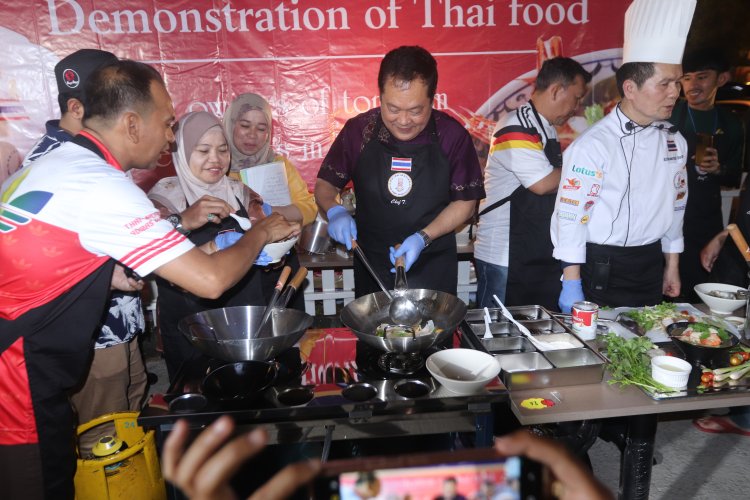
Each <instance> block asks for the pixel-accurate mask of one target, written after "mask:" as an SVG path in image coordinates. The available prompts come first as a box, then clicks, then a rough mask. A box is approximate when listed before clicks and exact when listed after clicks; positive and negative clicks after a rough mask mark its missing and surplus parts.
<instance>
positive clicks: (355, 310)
mask: <svg viewBox="0 0 750 500" xmlns="http://www.w3.org/2000/svg"><path fill="white" fill-rule="evenodd" d="M405 294H406V297H407V298H408V299H409V300H411V301H412V302H414V303H415V304H417V307H418V308H419V310H420V313H421V315H422V323H424V322H425V321H427V320H430V319H431V320H432V321H433V323H434V324H435V328H436V329H437V328H440V329H442V331H441V332H440V333H432V334H430V335H422V336H417V337H416V338H412V337H403V338H389V339H386V338H383V337H379V336H377V335H376V334H375V330H376V329H377V327H378V326H380V325H381V324H382V323H387V324H389V323H391V319H390V315H389V307H390V305H391V299H390V298H389V297H388V296H387V295H386V294H385V293H384V292H376V293H371V294H370V295H365V296H364V297H360V298H358V299H356V300H353V301H352V302H350V303H349V304H347V305H346V306H345V307H344V309H343V310H342V311H341V321H342V322H343V323H344V325H346V326H347V327H349V328H351V330H352V331H353V332H354V334H355V335H356V336H357V338H358V339H359V340H361V341H362V342H365V343H366V344H368V345H371V346H372V347H375V348H377V349H380V350H382V351H387V352H418V351H423V350H425V349H427V348H429V347H431V346H432V345H433V344H435V343H440V342H442V341H444V340H445V339H446V338H448V337H449V336H450V335H452V334H453V330H455V329H456V327H457V326H458V324H459V323H460V322H461V320H463V319H464V316H466V304H465V303H464V302H463V301H462V300H461V299H459V298H458V297H456V296H455V295H451V294H448V293H445V292H438V291H436V290H426V289H421V288H414V289H410V290H407V291H406V292H405Z"/></svg>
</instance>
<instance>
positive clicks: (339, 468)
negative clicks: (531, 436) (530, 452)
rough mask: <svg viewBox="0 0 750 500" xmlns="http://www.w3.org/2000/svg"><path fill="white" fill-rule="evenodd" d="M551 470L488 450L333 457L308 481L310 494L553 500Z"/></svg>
mask: <svg viewBox="0 0 750 500" xmlns="http://www.w3.org/2000/svg"><path fill="white" fill-rule="evenodd" d="M550 478H551V472H550V471H549V470H548V469H547V468H546V467H544V466H542V464H540V463H539V462H535V461H533V460H531V459H528V458H525V457H503V456H501V455H499V454H498V453H497V452H496V451H495V450H494V449H492V448H481V449H470V450H459V451H450V452H433V453H421V454H411V455H398V456H387V457H385V456H384V457H367V458H355V459H350V460H334V461H331V462H328V463H325V464H323V469H322V471H321V473H320V474H319V475H318V477H317V478H316V479H315V481H314V482H313V483H311V485H310V495H311V498H315V499H325V500H359V499H363V498H372V499H407V498H408V499H411V500H416V499H430V500H433V499H438V498H456V499H460V498H466V499H503V500H532V499H534V500H539V499H544V498H552V495H551V494H550V485H551V480H550Z"/></svg>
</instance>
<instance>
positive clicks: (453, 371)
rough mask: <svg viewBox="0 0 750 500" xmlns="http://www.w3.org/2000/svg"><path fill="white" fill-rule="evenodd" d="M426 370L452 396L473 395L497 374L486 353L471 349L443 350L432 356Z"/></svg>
mask: <svg viewBox="0 0 750 500" xmlns="http://www.w3.org/2000/svg"><path fill="white" fill-rule="evenodd" d="M425 365H426V366H427V370H428V371H429V372H430V374H431V375H432V376H433V377H435V379H436V380H437V381H438V382H440V384H441V385H443V386H444V387H445V388H446V389H448V390H450V391H452V392H455V393H456V394H463V395H467V394H476V393H478V392H481V390H482V388H484V386H485V385H487V384H488V383H489V382H490V381H491V380H492V379H494V378H495V377H497V374H498V373H500V364H499V363H498V362H497V360H496V359H495V358H494V357H493V356H492V355H490V354H487V353H486V352H482V351H475V350H474V349H460V348H459V349H445V350H443V351H438V352H436V353H435V354H432V355H431V356H430V357H429V358H427V361H426V363H425Z"/></svg>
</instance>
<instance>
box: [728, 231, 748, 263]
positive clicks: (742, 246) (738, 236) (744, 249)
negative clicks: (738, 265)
mask: <svg viewBox="0 0 750 500" xmlns="http://www.w3.org/2000/svg"><path fill="white" fill-rule="evenodd" d="M727 231H729V236H731V237H732V240H734V244H735V245H737V250H739V251H740V253H741V254H742V257H743V258H744V259H745V262H746V263H747V265H748V267H750V247H748V246H747V241H746V240H745V237H744V236H743V235H742V231H740V228H738V227H737V224H729V225H728V226H727Z"/></svg>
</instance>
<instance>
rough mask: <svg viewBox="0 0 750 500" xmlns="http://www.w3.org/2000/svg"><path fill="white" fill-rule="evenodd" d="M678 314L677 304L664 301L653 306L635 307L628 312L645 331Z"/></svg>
mask: <svg viewBox="0 0 750 500" xmlns="http://www.w3.org/2000/svg"><path fill="white" fill-rule="evenodd" d="M676 315H677V305H676V304H673V303H671V302H662V303H661V304H657V305H655V306H652V307H644V308H643V309H634V310H632V311H630V312H628V316H630V317H631V318H633V320H634V321H635V322H636V323H638V326H640V327H641V328H643V330H644V331H649V330H651V329H653V328H654V327H655V326H657V325H660V324H661V321H662V320H663V319H666V318H672V317H674V316H676Z"/></svg>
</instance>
